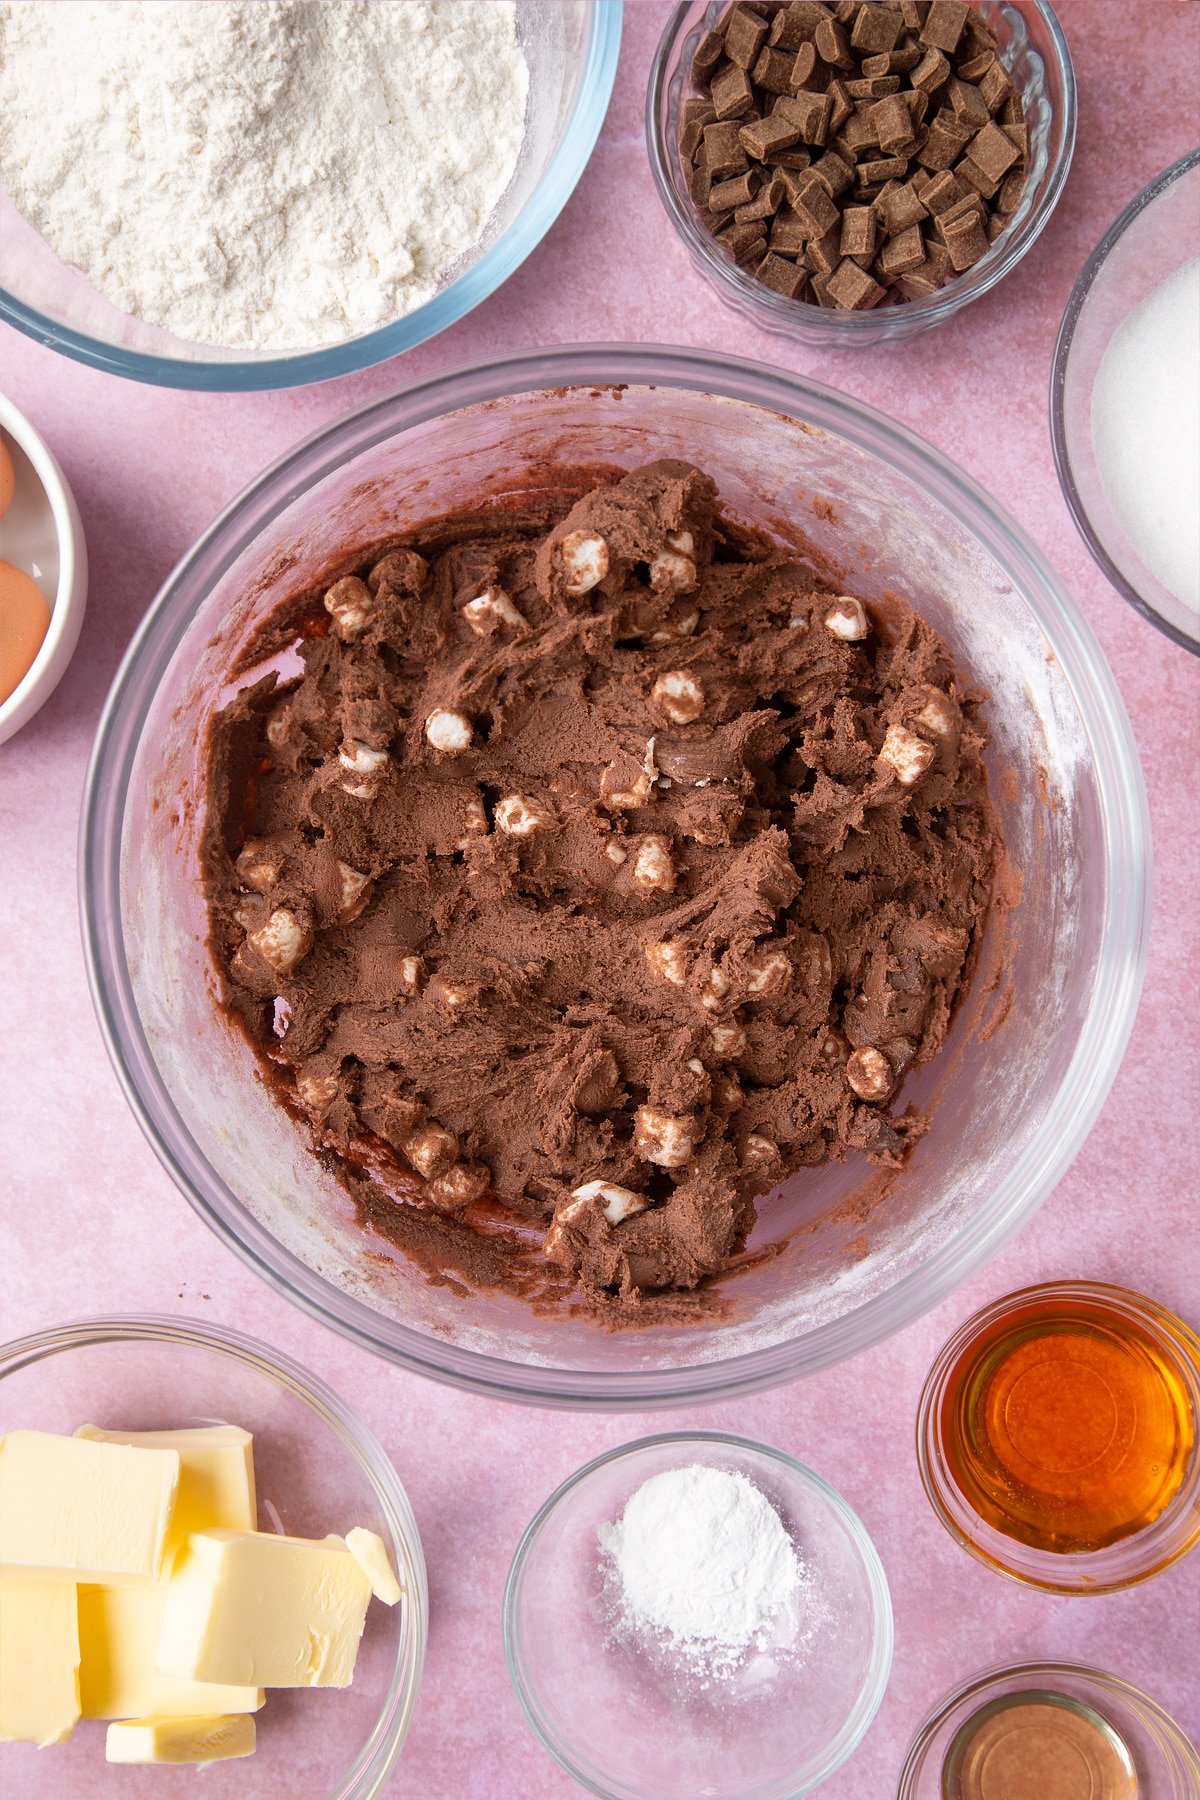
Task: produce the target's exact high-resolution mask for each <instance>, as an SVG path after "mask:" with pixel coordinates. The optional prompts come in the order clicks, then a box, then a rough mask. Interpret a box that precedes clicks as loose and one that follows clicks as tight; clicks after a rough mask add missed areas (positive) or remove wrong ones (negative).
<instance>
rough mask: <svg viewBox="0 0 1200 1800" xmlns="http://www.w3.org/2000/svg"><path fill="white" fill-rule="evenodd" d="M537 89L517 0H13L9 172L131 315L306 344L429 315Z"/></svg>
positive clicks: (65, 254)
mask: <svg viewBox="0 0 1200 1800" xmlns="http://www.w3.org/2000/svg"><path fill="white" fill-rule="evenodd" d="M528 86H529V71H528V68H527V66H526V63H525V58H524V56H523V54H522V52H521V49H520V47H519V45H518V43H517V36H516V9H515V7H513V6H511V5H506V4H499V0H495V3H493V0H482V3H481V4H469V3H467V0H443V3H442V4H434V5H418V4H415V0H327V3H324V0H250V3H249V4H244V3H242V4H228V3H227V0H150V3H141V0H101V3H98V4H90V3H85V0H74V3H73V4H71V5H64V4H61V3H60V0H47V3H43V0H14V3H5V4H0V180H2V181H3V184H4V186H5V187H6V188H7V189H8V192H9V194H10V195H11V197H12V199H13V201H14V202H15V204H16V205H17V207H18V208H19V209H20V211H21V212H22V213H24V215H25V216H26V218H27V219H28V220H29V221H30V222H31V224H33V225H34V227H35V228H36V229H37V230H38V231H39V232H40V233H41V234H42V236H43V237H44V238H45V240H46V242H47V243H48V244H49V246H50V248H51V249H52V250H53V251H54V252H55V253H56V254H57V255H58V256H59V257H60V258H61V259H62V260H63V261H64V262H67V263H71V264H74V265H75V266H76V267H77V268H79V269H81V270H82V272H83V273H84V274H85V275H86V276H87V278H88V279H89V281H91V282H92V284H93V286H95V287H96V288H97V289H99V291H100V292H101V293H102V294H104V295H105V296H106V297H107V298H108V299H109V300H111V301H113V302H114V303H115V304H116V305H117V306H119V307H121V308H122V309H123V310H124V311H125V312H129V313H134V314H136V315H137V316H138V317H139V318H141V319H144V320H146V321H147V322H149V323H150V324H153V325H158V326H161V327H163V328H164V329H165V330H167V331H170V332H173V333H174V334H175V335H176V336H177V337H181V338H187V339H190V340H192V341H193V342H197V343H202V344H209V345H219V346H221V347H224V348H227V349H241V348H251V349H258V350H266V349H272V350H293V349H304V348H311V347H313V346H315V345H319V344H330V343H336V342H339V341H342V340H344V339H346V338H349V337H355V336H357V335H359V334H360V333H362V332H365V331H370V330H372V329H374V328H376V327H378V326H381V325H386V324H387V323H388V322H389V321H390V320H392V319H395V318H397V317H399V316H400V315H401V314H403V313H407V312H411V311H412V310H413V308H414V307H416V306H420V305H421V304H422V303H423V302H424V301H426V300H429V299H430V298H432V296H433V295H434V294H435V293H436V292H437V290H438V287H439V285H440V283H441V279H442V277H443V276H444V275H445V273H446V271H447V270H448V269H449V268H450V267H451V265H452V264H454V263H455V262H456V261H457V260H458V259H459V258H460V257H462V256H463V255H464V254H465V253H466V252H467V251H469V250H470V249H471V248H472V246H473V245H475V244H476V243H478V241H479V239H480V237H481V236H482V235H483V233H484V230H485V227H486V226H487V223H488V219H489V217H490V215H491V213H492V210H493V208H494V207H495V205H496V203H497V201H498V200H499V199H500V196H501V195H502V194H503V192H504V190H505V188H506V187H507V186H508V183H509V180H510V179H511V177H512V174H513V170H514V169H515V167H516V163H517V157H518V154H519V152H520V148H521V140H522V134H523V130H524V120H525V102H526V96H527V92H528Z"/></svg>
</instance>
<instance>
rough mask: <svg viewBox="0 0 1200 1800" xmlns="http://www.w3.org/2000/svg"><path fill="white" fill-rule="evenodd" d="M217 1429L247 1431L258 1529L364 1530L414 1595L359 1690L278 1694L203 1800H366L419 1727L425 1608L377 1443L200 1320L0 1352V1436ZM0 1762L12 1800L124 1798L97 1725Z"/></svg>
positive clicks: (178, 1771) (414, 1552)
mask: <svg viewBox="0 0 1200 1800" xmlns="http://www.w3.org/2000/svg"><path fill="white" fill-rule="evenodd" d="M218 1421H220V1422H222V1423H226V1424H232V1425H241V1426H243V1427H244V1428H245V1429H246V1430H247V1431H249V1432H251V1433H253V1436H254V1473H255V1484H256V1487H257V1490H258V1515H259V1517H258V1522H259V1528H260V1530H264V1531H281V1532H286V1533H289V1534H291V1535H294V1536H301V1537H323V1536H325V1534H326V1533H327V1532H331V1531H336V1532H339V1533H344V1532H346V1531H348V1530H349V1529H350V1528H351V1526H353V1525H365V1526H367V1527H368V1528H369V1529H370V1530H372V1531H376V1532H378V1533H379V1535H380V1537H381V1538H382V1539H383V1541H384V1543H385V1544H386V1545H387V1547H388V1552H389V1554H390V1556H391V1559H392V1564H393V1567H394V1568H395V1570H396V1574H397V1576H398V1578H399V1581H400V1585H401V1587H402V1588H403V1590H404V1591H403V1595H402V1598H401V1599H400V1601H399V1602H398V1604H397V1605H396V1606H394V1607H387V1606H380V1605H375V1604H373V1605H372V1606H371V1607H370V1609H369V1611H368V1613H367V1624H366V1630H365V1631H364V1633H363V1639H362V1643H361V1646H360V1648H359V1654H358V1662H357V1664H356V1667H355V1672H354V1684H353V1686H352V1687H350V1688H346V1689H341V1690H333V1689H327V1690H324V1691H322V1690H320V1689H302V1690H297V1691H295V1692H293V1691H292V1690H290V1689H279V1690H276V1691H274V1692H271V1693H268V1695H267V1699H266V1704H265V1705H264V1706H263V1708H262V1710H261V1712H259V1713H258V1714H256V1716H255V1723H256V1727H257V1738H258V1746H257V1749H256V1750H255V1752H254V1755H253V1756H252V1757H250V1758H249V1759H247V1760H240V1761H233V1762H221V1763H212V1764H209V1765H208V1766H207V1767H206V1768H205V1770H204V1780H203V1782H202V1783H201V1785H202V1787H203V1789H204V1800H259V1797H260V1796H261V1800H277V1797H278V1796H280V1795H283V1794H286V1795H287V1796H288V1800H371V1796H372V1795H375V1794H378V1793H379V1791H380V1789H381V1788H382V1787H383V1784H384V1782H385V1781H386V1780H387V1777H388V1774H389V1771H390V1770H391V1768H392V1766H393V1765H394V1763H395V1761H396V1758H397V1756H398V1755H399V1753H400V1747H401V1745H402V1744H403V1742H404V1739H405V1735H406V1734H407V1731H408V1727H409V1724H410V1722H411V1719H412V1714H413V1707H414V1704H415V1702H416V1696H417V1688H418V1685H419V1683H420V1679H421V1664H422V1661H423V1658H424V1654H425V1637H426V1630H427V1624H426V1621H427V1619H428V1614H429V1600H428V1594H427V1591H426V1584H425V1562H424V1558H423V1556H422V1554H421V1542H420V1539H419V1537H418V1536H417V1527H416V1521H415V1520H414V1518H413V1514H412V1508H411V1507H410V1505H409V1503H408V1497H407V1495H406V1494H405V1492H404V1489H403V1487H402V1486H401V1485H400V1482H399V1480H398V1478H397V1476H396V1472H395V1470H394V1469H393V1468H392V1466H391V1464H390V1462H389V1461H388V1459H387V1456H386V1455H385V1454H384V1451H383V1449H382V1447H381V1446H380V1445H379V1444H378V1443H377V1442H376V1440H375V1439H374V1438H373V1437H372V1436H371V1434H370V1432H368V1431H367V1429H366V1428H365V1426H363V1425H362V1424H360V1422H359V1421H358V1420H357V1419H356V1418H355V1417H354V1415H353V1414H352V1413H351V1412H349V1411H348V1409H347V1408H346V1407H345V1406H344V1405H343V1404H342V1402H341V1401H340V1400H339V1399H338V1398H337V1396H336V1395H334V1394H332V1393H331V1392H330V1391H329V1389H328V1388H327V1387H325V1386H324V1385H323V1384H322V1383H321V1382H319V1381H318V1380H317V1379H316V1378H315V1377H314V1376H312V1375H310V1374H308V1372H307V1371H306V1370H304V1369H302V1368H300V1366H299V1365H298V1364H297V1363H293V1362H291V1361H289V1360H288V1359H287V1358H286V1357H284V1356H280V1355H279V1354H278V1352H276V1351H275V1350H272V1349H268V1347H267V1346H266V1345H265V1344H260V1343H257V1342H256V1341H255V1340H254V1339H253V1338H248V1337H243V1336H242V1335H241V1334H240V1333H238V1332H233V1331H225V1330H218V1329H217V1328H216V1327H214V1326H210V1325H202V1324H200V1323H198V1322H195V1321H192V1320H186V1319H169V1318H112V1319H88V1320H84V1321H82V1322H81V1323H79V1324H73V1325H62V1326H58V1327H56V1328H55V1329H53V1330H51V1331H44V1332H39V1333H37V1334H35V1335H33V1336H30V1337H24V1338H17V1339H14V1340H13V1342H11V1343H8V1344H5V1345H3V1346H0V1431H12V1430H16V1429H32V1430H41V1431H57V1432H71V1431H74V1430H75V1429H76V1427H77V1426H79V1425H84V1424H90V1425H100V1426H108V1427H111V1428H112V1429H124V1430H127V1431H149V1430H163V1429H169V1428H181V1427H184V1426H189V1425H211V1424H214V1423H217V1422H218ZM3 1755H4V1758H5V1764H6V1779H8V1780H9V1781H12V1782H13V1783H14V1786H13V1787H12V1788H11V1789H6V1790H5V1791H11V1792H14V1793H15V1792H18V1791H19V1792H20V1793H21V1794H22V1796H23V1797H24V1800H61V1796H62V1795H63V1794H67V1793H71V1794H87V1795H88V1796H89V1800H110V1797H111V1800H115V1797H116V1796H117V1795H127V1794H128V1792H129V1780H130V1778H129V1775H128V1773H127V1771H126V1770H125V1769H123V1768H120V1767H115V1766H111V1765H109V1764H108V1763H106V1762H105V1760H104V1727H103V1725H101V1724H98V1723H96V1722H94V1721H89V1720H80V1722H79V1724H78V1725H77V1726H76V1727H75V1730H74V1732H73V1734H72V1736H71V1739H70V1741H69V1742H68V1743H66V1744H62V1745H56V1746H55V1747H54V1748H52V1749H48V1750H38V1749H37V1747H36V1746H35V1745H33V1744H6V1745H5V1746H4V1750H3ZM195 1783H196V1771H195V1769H194V1768H191V1767H180V1768H158V1769H156V1770H155V1781H154V1793H155V1797H156V1800H159V1796H161V1797H162V1800H186V1797H187V1796H191V1795H193V1794H194V1793H195Z"/></svg>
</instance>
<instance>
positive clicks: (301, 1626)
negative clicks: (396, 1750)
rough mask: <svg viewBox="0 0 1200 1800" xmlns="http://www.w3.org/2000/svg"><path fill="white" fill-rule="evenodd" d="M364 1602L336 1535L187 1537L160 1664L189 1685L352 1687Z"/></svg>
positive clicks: (365, 1592)
mask: <svg viewBox="0 0 1200 1800" xmlns="http://www.w3.org/2000/svg"><path fill="white" fill-rule="evenodd" d="M370 1598H371V1584H370V1582H369V1581H368V1579H367V1577H366V1575H365V1574H364V1572H363V1570H362V1569H361V1568H360V1567H359V1564H358V1562H357V1561H356V1560H355V1558H354V1557H353V1556H352V1555H351V1554H350V1552H349V1550H347V1548H346V1546H345V1544H344V1543H343V1541H342V1539H341V1538H339V1537H328V1538H324V1539H321V1540H316V1539H311V1538H293V1537H273V1536H272V1535H271V1534H270V1533H268V1532H261V1531H197V1532H193V1534H192V1536H191V1537H190V1538H189V1539H188V1542H187V1549H186V1550H185V1551H184V1553H183V1555H182V1556H180V1557H179V1559H178V1560H177V1562H176V1564H175V1568H174V1572H173V1573H172V1576H171V1581H170V1585H169V1587H168V1589H167V1604H166V1607H165V1608H164V1610H163V1622H162V1634H161V1636H160V1638H159V1643H158V1668H159V1670H160V1671H161V1673H163V1674H164V1675H176V1676H179V1677H180V1678H182V1679H184V1680H189V1681H225V1682H238V1683H242V1684H244V1685H246V1686H251V1687H264V1688H270V1687H284V1688H291V1687H339V1688H340V1687H349V1685H350V1683H351V1681H352V1680H353V1678H354V1663H355V1658H356V1657H357V1655H358V1642H359V1639H360V1638H361V1636H362V1632H363V1625H364V1624H365V1622H366V1617H367V1605H368V1602H369V1601H370Z"/></svg>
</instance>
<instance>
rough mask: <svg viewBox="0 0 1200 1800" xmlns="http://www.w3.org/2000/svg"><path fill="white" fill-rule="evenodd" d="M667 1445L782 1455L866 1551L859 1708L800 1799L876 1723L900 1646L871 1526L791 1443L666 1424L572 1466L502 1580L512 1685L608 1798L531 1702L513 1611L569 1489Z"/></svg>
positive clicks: (568, 1765) (545, 1741)
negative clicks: (867, 1625)
mask: <svg viewBox="0 0 1200 1800" xmlns="http://www.w3.org/2000/svg"><path fill="white" fill-rule="evenodd" d="M668 1445H673V1446H677V1447H678V1448H679V1449H680V1450H681V1451H682V1450H683V1449H684V1447H685V1446H687V1445H697V1446H704V1445H717V1446H723V1447H725V1448H728V1449H731V1450H735V1451H741V1452H748V1453H749V1454H750V1455H752V1456H762V1457H766V1458H767V1459H768V1460H769V1461H772V1462H776V1463H779V1464H780V1465H781V1466H782V1467H783V1468H784V1469H785V1470H786V1471H787V1472H788V1474H789V1475H790V1476H791V1477H793V1478H798V1480H799V1483H800V1485H801V1486H802V1487H805V1488H809V1489H811V1490H812V1491H813V1492H815V1493H816V1494H817V1495H818V1496H819V1497H820V1498H821V1499H822V1500H823V1501H824V1502H825V1503H826V1504H827V1505H830V1506H831V1507H832V1509H833V1511H834V1512H835V1513H836V1514H837V1516H838V1518H839V1519H840V1520H841V1522H842V1524H843V1525H844V1526H845V1527H846V1529H847V1532H848V1534H849V1536H850V1539H851V1541H852V1543H853V1545H854V1548H855V1550H856V1552H857V1553H858V1555H859V1557H860V1559H861V1563H862V1567H863V1570H864V1572H865V1573H866V1576H867V1585H868V1587H869V1589H870V1600H871V1613H872V1620H873V1624H874V1627H875V1631H874V1640H873V1642H872V1645H871V1651H870V1658H869V1665H868V1669H867V1673H866V1676H865V1678H864V1681H863V1685H862V1687H861V1689H860V1690H859V1693H858V1694H857V1696H856V1698H855V1704H854V1709H853V1711H852V1712H851V1714H850V1715H849V1718H848V1719H847V1721H846V1723H845V1724H844V1725H843V1726H842V1728H841V1730H840V1732H839V1733H838V1736H837V1738H835V1739H834V1745H836V1746H838V1750H839V1753H838V1755H837V1758H836V1760H834V1761H831V1762H828V1763H827V1764H826V1766H825V1767H823V1768H822V1769H821V1771H820V1773H819V1774H818V1775H816V1776H815V1777H814V1778H813V1779H812V1780H810V1781H807V1782H806V1783H805V1785H804V1786H803V1787H799V1788H793V1789H791V1790H790V1791H789V1794H788V1795H787V1797H786V1800H800V1797H801V1796H802V1795H804V1794H808V1793H811V1792H812V1790H813V1789H814V1788H815V1787H818V1786H819V1785H820V1784H821V1782H823V1781H827V1780H828V1779H829V1777H830V1775H832V1774H833V1773H834V1771H835V1770H837V1769H840V1768H841V1767H843V1765H844V1764H845V1763H847V1762H848V1761H849V1759H850V1757H851V1756H853V1754H854V1752H855V1751H856V1750H857V1749H858V1746H859V1745H860V1744H861V1743H862V1740H863V1738H864V1737H865V1736H866V1734H867V1732H868V1731H869V1729H870V1727H871V1723H872V1721H873V1720H874V1718H875V1715H876V1713H877V1712H878V1711H879V1708H880V1706H881V1705H882V1703H883V1697H884V1694H885V1693H886V1691H887V1684H888V1679H889V1677H890V1674H891V1666H892V1654H893V1650H894V1647H895V1617H894V1614H893V1610H892V1596H891V1589H890V1587H889V1586H888V1579H887V1571H886V1569H885V1568H884V1566H883V1559H882V1558H881V1556H880V1554H879V1551H878V1549H877V1548H876V1545H875V1541H874V1539H873V1538H872V1537H871V1534H870V1532H869V1531H868V1530H867V1528H866V1526H865V1525H864V1524H863V1522H862V1520H861V1519H860V1518H859V1516H858V1514H857V1513H856V1512H855V1510H854V1508H853V1507H852V1506H851V1504H850V1502H849V1501H848V1500H847V1499H846V1497H845V1495H844V1494H842V1493H841V1492H840V1491H839V1490H838V1489H837V1488H835V1487H834V1486H833V1484H832V1483H831V1482H828V1481H826V1480H825V1477H824V1476H823V1475H818V1474H817V1472H816V1470H815V1469H811V1468H809V1466H808V1464H807V1463H802V1462H800V1460H799V1459H798V1458H797V1457H794V1456H791V1455H790V1454H789V1453H788V1452H787V1451H786V1450H781V1449H779V1448H778V1447H777V1446H776V1445H774V1444H764V1443H761V1442H759V1441H758V1440H757V1439H756V1438H748V1437H743V1436H741V1435H740V1434H739V1433H736V1432H730V1431H660V1432H656V1433H654V1434H653V1435H652V1436H650V1437H643V1438H633V1439H631V1440H630V1442H628V1443H625V1444H618V1445H616V1446H615V1448H613V1449H611V1450H605V1451H603V1452H602V1453H601V1454H600V1455H599V1456H594V1457H592V1458H591V1459H590V1460H589V1461H588V1462H586V1463H584V1464H583V1465H582V1467H581V1468H578V1469H576V1470H575V1471H574V1473H573V1474H571V1475H568V1476H567V1478H566V1480H565V1481H562V1482H560V1483H559V1485H558V1486H557V1487H556V1488H555V1489H554V1492H553V1493H552V1494H550V1495H549V1497H548V1498H547V1499H546V1500H544V1501H543V1502H542V1504H541V1506H539V1508H538V1510H537V1512H536V1513H535V1514H534V1516H533V1518H532V1519H531V1520H530V1521H529V1523H528V1525H527V1526H526V1527H525V1529H524V1531H523V1532H522V1533H521V1538H520V1542H519V1543H518V1545H517V1548H516V1550H515V1551H514V1553H513V1559H512V1562H511V1564H510V1565H509V1571H508V1577H507V1580H506V1581H505V1583H504V1599H503V1603H502V1611H503V1623H504V1660H505V1664H506V1666H507V1668H508V1676H509V1680H510V1681H511V1683H512V1686H513V1691H514V1693H515V1694H516V1696H517V1700H518V1702H519V1703H520V1707H521V1711H522V1713H523V1715H524V1717H525V1721H526V1723H527V1724H528V1726H529V1728H530V1730H531V1731H532V1732H533V1734H534V1736H535V1737H536V1738H537V1740H538V1742H539V1743H540V1744H541V1745H542V1747H543V1748H544V1749H545V1750H547V1751H548V1752H549V1754H550V1755H551V1756H553V1757H554V1759H555V1761H556V1762H557V1763H559V1764H560V1766H561V1767H562V1768H564V1769H566V1771H567V1773H568V1774H569V1775H571V1776H572V1777H573V1778H574V1779H575V1780H576V1781H578V1782H579V1783H580V1784H581V1786H583V1787H585V1788H587V1789H588V1791H589V1792H590V1793H592V1794H596V1795H598V1796H599V1797H600V1800H608V1791H607V1790H606V1789H604V1788H600V1787H597V1786H596V1785H595V1783H594V1782H593V1781H592V1780H591V1779H589V1777H588V1776H587V1775H586V1774H584V1773H582V1772H581V1771H580V1770H579V1769H578V1768H577V1767H576V1765H575V1764H574V1762H572V1761H571V1760H570V1759H569V1758H568V1757H567V1756H566V1755H565V1754H564V1753H563V1752H562V1751H560V1750H559V1749H558V1748H557V1747H556V1743H555V1742H552V1741H551V1736H550V1733H549V1731H548V1730H547V1729H544V1728H543V1726H542V1723H541V1720H540V1715H539V1713H538V1711H537V1710H536V1709H535V1707H534V1706H533V1704H532V1696H533V1694H534V1691H535V1690H534V1688H533V1685H532V1683H530V1682H527V1681H526V1679H525V1676H524V1673H523V1665H522V1663H521V1659H520V1657H519V1655H518V1653H517V1648H516V1631H515V1627H514V1619H515V1616H516V1612H517V1605H518V1601H519V1589H520V1585H521V1580H522V1577H523V1576H524V1573H525V1569H526V1566H527V1564H528V1561H529V1556H530V1553H531V1551H532V1549H533V1546H534V1543H535V1541H536V1540H537V1538H538V1536H539V1535H540V1534H541V1531H542V1529H543V1527H544V1526H545V1525H546V1524H547V1523H548V1522H549V1520H550V1518H551V1517H552V1515H553V1514H554V1513H555V1512H557V1510H558V1508H559V1506H560V1505H561V1504H562V1502H563V1501H565V1500H566V1499H567V1498H568V1496H569V1495H570V1494H572V1493H574V1491H575V1490H576V1489H577V1488H580V1487H583V1486H584V1485H585V1484H586V1483H587V1482H588V1481H590V1480H591V1478H592V1477H593V1476H595V1475H597V1474H599V1472H600V1471H601V1470H602V1469H604V1468H607V1467H608V1466H609V1465H610V1464H612V1463H618V1462H622V1461H624V1460H625V1459H626V1458H631V1457H634V1456H639V1455H641V1454H642V1453H643V1452H645V1451H647V1450H657V1449H660V1448H663V1447H664V1446H668ZM831 1747H832V1746H831Z"/></svg>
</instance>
